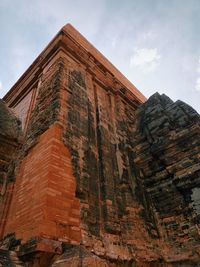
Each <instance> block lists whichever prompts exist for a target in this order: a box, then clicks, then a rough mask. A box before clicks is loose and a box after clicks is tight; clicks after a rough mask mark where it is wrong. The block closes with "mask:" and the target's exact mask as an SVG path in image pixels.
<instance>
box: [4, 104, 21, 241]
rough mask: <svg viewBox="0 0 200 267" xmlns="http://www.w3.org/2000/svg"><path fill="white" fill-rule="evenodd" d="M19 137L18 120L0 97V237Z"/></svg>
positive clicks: (9, 199)
mask: <svg viewBox="0 0 200 267" xmlns="http://www.w3.org/2000/svg"><path fill="white" fill-rule="evenodd" d="M20 137H21V125H20V121H19V120H18V119H17V118H16V117H15V116H14V114H13V112H12V111H11V110H10V109H9V108H8V107H7V106H6V104H5V103H4V102H3V101H2V100H1V99H0V238H2V237H3V231H4V227H5V224H6V221H7V214H8V208H9V205H10V201H11V198H12V193H13V186H14V184H13V181H14V180H15V164H14V162H12V160H13V159H14V158H15V157H16V150H17V148H18V146H19V141H20Z"/></svg>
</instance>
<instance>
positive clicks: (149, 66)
mask: <svg viewBox="0 0 200 267" xmlns="http://www.w3.org/2000/svg"><path fill="white" fill-rule="evenodd" d="M134 50H135V53H134V54H133V56H131V59H130V66H131V67H134V66H136V67H139V68H141V69H142V70H144V71H154V70H155V69H156V68H157V67H158V65H159V59H160V58H161V56H160V55H159V54H158V52H157V48H152V49H149V48H140V49H139V48H135V49H134Z"/></svg>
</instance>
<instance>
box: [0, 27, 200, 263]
mask: <svg viewBox="0 0 200 267" xmlns="http://www.w3.org/2000/svg"><path fill="white" fill-rule="evenodd" d="M27 93H28V94H27ZM4 99H5V101H6V102H7V104H8V105H9V107H10V108H13V109H14V111H15V113H16V114H17V115H18V116H19V117H20V118H21V120H22V123H23V129H24V131H23V134H24V136H23V142H22V145H21V146H20V149H19V150H18V154H17V157H16V160H15V166H16V167H15V168H12V164H13V162H14V161H12V162H11V159H13V155H14V154H13V153H14V152H13V153H12V149H13V151H15V148H14V147H15V146H14V147H13V142H12V143H10V140H11V139H12V140H15V142H17V144H18V142H19V141H18V139H19V138H18V137H19V135H20V134H19V133H18V131H16V129H15V127H18V126H16V118H14V117H12V116H10V115H9V116H8V119H6V122H5V124H4V125H1V124H0V129H1V128H2V129H3V131H4V132H5V133H6V134H5V135H4V137H5V138H4V139H2V144H3V145H5V144H6V147H4V148H3V146H2V147H0V160H1V157H2V156H3V154H4V152H5V151H6V149H7V148H8V146H10V147H11V148H12V149H11V148H9V151H10V152H9V153H8V155H9V160H8V161H7V163H6V164H7V165H6V166H7V167H6V169H5V170H4V173H6V172H7V170H8V168H9V169H11V170H14V169H16V175H14V176H13V174H14V172H11V171H9V172H7V173H8V174H9V175H10V174H11V173H12V175H11V176H12V177H13V178H14V179H13V178H12V179H13V181H15V182H14V183H9V184H8V185H7V187H6V190H5V192H6V195H7V197H6V198H4V201H3V202H1V204H0V205H2V207H3V210H4V214H6V215H3V216H2V215H1V214H3V213H2V212H1V213H0V215H1V219H0V222H1V223H2V222H3V224H2V225H3V227H2V230H1V231H2V236H1V237H4V239H3V240H2V242H1V245H0V247H1V248H2V249H4V250H5V249H7V250H15V251H18V256H19V257H20V259H21V260H22V261H23V262H24V263H26V266H29V267H31V266H54V267H62V266H70V267H72V266H74V267H76V266H77V267H78V266H89V267H95V266H100V267H101V266H102V267H103V266H109V267H116V266H121V267H122V266H127V267H131V266H136V267H142V266H143V267H147V266H148V267H149V266H153V267H161V266H162V267H175V266H177V267H178V266H182V267H186V266H191V267H192V266H193V267H194V266H198V264H199V253H200V248H199V212H200V211H199V203H200V199H199V194H198V192H199V170H200V168H199V149H200V148H199V115H198V114H197V113H196V112H195V111H194V110H193V109H192V108H191V107H189V106H187V105H186V104H184V103H182V102H180V101H178V102H176V103H173V102H172V101H171V100H170V99H169V98H168V97H166V96H160V95H159V94H156V95H154V96H152V97H151V98H150V99H149V100H148V101H147V102H146V103H144V104H142V105H141V103H142V102H143V101H144V100H145V97H143V96H142V94H141V93H140V92H139V91H138V90H137V89H136V88H135V87H134V86H133V85H131V84H130V82H128V81H127V80H126V79H125V78H124V77H123V75H122V74H121V73H119V72H118V71H117V70H116V69H115V68H114V66H112V64H111V63H110V62H108V61H107V60H106V59H105V58H104V57H103V56H102V55H101V54H100V53H99V52H98V51H96V50H95V48H94V47H93V46H91V44H89V43H88V42H87V40H85V39H84V38H83V37H82V36H81V35H80V34H79V33H78V32H76V31H75V30H74V29H73V27H72V26H70V25H68V26H66V27H64V28H63V29H62V30H61V31H60V32H59V34H58V35H57V36H56V37H55V39H54V40H53V41H52V42H51V43H50V44H49V46H47V48H46V49H45V50H44V51H43V53H42V54H41V55H40V56H39V57H38V58H37V60H36V61H35V62H34V63H33V64H32V65H31V67H30V68H29V69H28V71H27V72H26V73H25V74H24V75H23V76H22V77H21V78H20V80H19V81H18V82H17V83H16V85H15V86H14V87H13V88H12V89H11V91H10V92H9V93H8V94H7V95H6V96H5V98H4ZM0 104H1V103H0ZM6 110H7V109H6ZM3 112H4V109H3V111H1V109H0V118H1V116H2V114H4V113H5V112H4V113H3ZM6 114H8V112H7V111H6ZM11 118H12V119H11ZM13 118H14V119H13ZM0 122H1V121H0ZM13 123H14V124H13ZM8 125H12V127H10V126H9V127H8ZM12 128H13V129H14V130H12V131H11V130H9V129H12ZM17 129H18V128H17ZM16 133H17V136H16ZM13 134H15V136H14V137H13ZM13 138H14V139H13ZM0 140H1V139H0ZM8 140H9V142H8ZM1 162H2V161H1ZM8 163H9V167H8ZM1 166H4V165H0V168H1ZM4 167H5V166H4ZM4 167H3V168H4ZM0 170H1V169H0ZM9 175H7V176H6V177H11V176H9ZM6 179H7V178H6ZM2 181H3V180H2ZM11 200H12V201H11ZM2 253H4V252H2ZM4 254H6V252H5V253H4ZM6 255H7V256H5V261H6V260H10V258H9V253H7V254H6ZM0 260H1V258H0ZM0 262H1V261H0Z"/></svg>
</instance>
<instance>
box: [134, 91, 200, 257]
mask: <svg viewBox="0 0 200 267" xmlns="http://www.w3.org/2000/svg"><path fill="white" fill-rule="evenodd" d="M136 118H137V120H136V123H135V125H134V127H133V132H132V136H133V140H134V141H133V142H134V153H135V157H134V163H135V166H136V171H137V174H138V178H139V179H140V183H141V185H142V186H143V187H144V188H145V195H146V196H145V198H146V199H147V201H148V202H149V204H150V209H151V210H152V214H153V217H152V219H151V223H152V224H155V225H156V229H157V233H158V238H159V239H161V240H164V241H165V243H166V244H167V245H168V246H170V247H171V249H170V250H169V251H170V252H169V251H168V250H166V251H165V249H163V251H162V255H163V257H164V258H165V260H167V261H175V260H178V259H182V260H183V259H184V258H185V259H190V258H196V257H197V258H198V254H199V245H200V244H199V241H200V239H199V238H200V236H199V215H200V214H199V198H200V195H199V186H200V160H199V157H200V139H199V137H200V116H199V114H198V113H197V112H196V111H195V110H193V109H192V108H191V107H190V106H189V105H187V104H185V103H184V102H182V101H176V102H173V101H172V100H171V99H169V98H168V97H167V96H165V95H159V94H158V93H157V94H155V95H153V96H152V97H150V98H149V100H148V101H147V102H146V103H145V104H143V105H142V106H141V107H140V108H139V109H138V111H137V115H136ZM146 212H147V209H145V213H146Z"/></svg>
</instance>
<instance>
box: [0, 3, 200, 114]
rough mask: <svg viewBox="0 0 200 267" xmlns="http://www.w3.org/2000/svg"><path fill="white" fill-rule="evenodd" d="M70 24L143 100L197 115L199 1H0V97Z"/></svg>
mask: <svg viewBox="0 0 200 267" xmlns="http://www.w3.org/2000/svg"><path fill="white" fill-rule="evenodd" d="M68 22H70V23H71V24H72V25H73V26H74V27H75V28H77V29H78V30H79V31H80V32H81V33H82V34H83V35H84V36H85V37H86V38H87V39H88V40H89V41H90V42H91V43H92V44H93V45H94V46H95V47H96V48H97V49H98V50H100V51H101V52H102V53H103V54H104V55H105V56H106V57H107V58H108V59H109V60H110V61H111V62H112V63H113V64H114V65H115V66H116V67H117V68H118V69H119V70H120V71H121V72H122V73H123V74H124V75H125V76H126V77H127V78H128V79H129V80H130V81H131V82H132V83H133V84H134V85H135V86H136V87H137V88H138V89H139V90H140V91H141V92H142V93H143V94H144V95H145V96H147V97H149V96H150V95H152V94H153V93H155V92H156V91H158V92H160V93H165V94H167V95H168V96H169V97H171V98H172V99H173V100H177V99H181V100H183V101H185V102H187V103H188V104H190V105H192V106H193V107H194V108H195V109H196V110H198V111H199V112H200V104H199V100H200V0H71V1H68V0H34V1H29V0H0V26H1V27H0V31H1V35H0V36H1V39H0V40H1V42H0V47H1V49H0V97H3V95H5V93H6V92H7V91H8V90H9V89H10V87H11V86H12V85H13V84H14V83H15V82H16V81H17V79H18V78H19V77H20V76H21V75H22V74H23V72H24V71H25V70H26V69H27V67H28V66H29V65H30V64H31V63H32V62H33V60H34V59H35V58H36V57H37V56H38V54H39V53H40V52H41V51H42V50H43V48H44V47H45V46H46V45H47V44H48V42H49V41H50V40H51V39H52V38H53V37H54V35H55V34H56V33H57V32H58V31H59V29H60V28H61V27H62V26H64V25H65V24H66V23H68Z"/></svg>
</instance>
